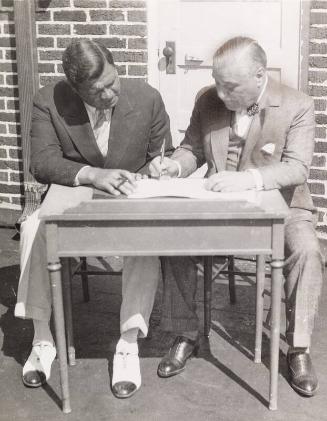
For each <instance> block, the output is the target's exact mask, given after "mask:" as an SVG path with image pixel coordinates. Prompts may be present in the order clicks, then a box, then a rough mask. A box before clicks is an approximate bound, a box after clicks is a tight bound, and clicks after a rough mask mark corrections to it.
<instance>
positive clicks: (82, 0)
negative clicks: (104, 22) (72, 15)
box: [74, 0, 107, 9]
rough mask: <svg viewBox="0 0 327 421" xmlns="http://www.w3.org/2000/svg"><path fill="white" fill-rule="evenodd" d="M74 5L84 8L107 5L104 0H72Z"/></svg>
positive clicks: (97, 7)
mask: <svg viewBox="0 0 327 421" xmlns="http://www.w3.org/2000/svg"><path fill="white" fill-rule="evenodd" d="M74 7H83V8H84V9H88V8H92V9H100V8H101V7H104V8H105V7H107V2H106V0H93V1H92V2H91V1H90V0H74Z"/></svg>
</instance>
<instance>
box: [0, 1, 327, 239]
mask: <svg viewBox="0 0 327 421" xmlns="http://www.w3.org/2000/svg"><path fill="white" fill-rule="evenodd" d="M151 1H154V0H151ZM36 19H37V23H36V26H37V45H38V61H39V69H38V70H39V75H40V85H44V84H46V83H48V82H50V81H52V80H55V79H58V78H60V77H61V75H62V68H61V54H62V51H63V50H64V48H65V46H66V45H67V43H68V42H69V40H70V39H71V38H72V37H76V36H78V37H88V38H93V39H96V40H101V41H102V42H103V43H104V44H105V45H106V46H107V47H108V48H110V49H111V50H112V51H113V53H114V58H115V60H116V62H117V64H118V69H119V73H120V75H121V76H122V77H141V78H144V77H146V73H147V67H146V65H147V39H146V34H147V27H146V2H145V1H139V0H36ZM310 22H311V26H310V60H309V63H310V69H309V89H310V94H311V95H312V96H313V97H314V98H315V109H316V122H317V129H316V148H315V156H314V160H313V165H312V169H311V173H310V188H311V192H312V194H313V197H314V201H315V205H316V206H317V207H318V210H319V223H318V231H319V235H320V236H321V237H324V238H327V189H326V186H327V181H326V180H327V169H326V158H327V140H326V125H327V108H326V101H327V40H326V31H327V0H321V1H314V0H313V1H312V3H311V16H310ZM16 72H17V66H16V62H15V27H14V22H13V0H0V223H1V209H4V208H10V209H16V210H20V209H21V205H22V199H23V196H22V194H23V191H22V184H21V182H22V160H21V139H20V136H19V129H20V127H19V112H18V101H17V98H18V88H17V73H16Z"/></svg>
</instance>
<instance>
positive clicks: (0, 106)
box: [0, 99, 5, 110]
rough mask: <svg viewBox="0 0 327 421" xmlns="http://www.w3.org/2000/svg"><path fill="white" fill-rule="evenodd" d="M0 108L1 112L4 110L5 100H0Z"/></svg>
mask: <svg viewBox="0 0 327 421" xmlns="http://www.w3.org/2000/svg"><path fill="white" fill-rule="evenodd" d="M0 108H1V109H2V110H4V108H5V100H4V99H0Z"/></svg>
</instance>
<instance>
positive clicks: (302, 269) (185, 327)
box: [162, 209, 323, 348]
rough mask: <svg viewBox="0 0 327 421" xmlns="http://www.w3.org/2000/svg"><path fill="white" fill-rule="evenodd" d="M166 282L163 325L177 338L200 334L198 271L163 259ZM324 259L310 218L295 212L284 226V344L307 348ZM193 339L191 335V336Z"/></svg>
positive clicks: (179, 260)
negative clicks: (285, 338)
mask: <svg viewBox="0 0 327 421" xmlns="http://www.w3.org/2000/svg"><path fill="white" fill-rule="evenodd" d="M162 270H163V276H164V281H165V288H164V305H163V317H162V322H163V326H164V328H167V329H170V330H173V331H174V332H175V333H176V334H184V333H185V336H188V337H189V336H190V335H189V334H188V332H194V331H198V330H199V320H198V317H197V315H196V304H195V294H196V289H197V267H196V262H195V259H193V258H191V257H167V258H162ZM322 270H323V258H322V255H321V251H320V247H319V242H318V239H317V236H316V233H315V226H314V223H313V218H312V214H311V212H309V211H305V210H300V209H297V210H294V211H292V214H291V216H290V217H289V218H288V219H287V221H286V223H285V266H284V276H285V298H286V318H287V329H286V337H287V342H288V344H289V345H290V346H292V347H304V348H305V347H309V346H310V341H311V333H312V330H313V326H314V318H315V314H316V312H317V307H318V298H319V295H320V290H321V285H322ZM192 335H193V334H192Z"/></svg>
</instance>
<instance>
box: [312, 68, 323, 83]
mask: <svg viewBox="0 0 327 421" xmlns="http://www.w3.org/2000/svg"><path fill="white" fill-rule="evenodd" d="M309 80H310V82H312V83H323V82H325V80H327V72H325V71H319V70H318V71H310V72H309Z"/></svg>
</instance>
